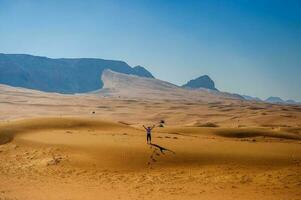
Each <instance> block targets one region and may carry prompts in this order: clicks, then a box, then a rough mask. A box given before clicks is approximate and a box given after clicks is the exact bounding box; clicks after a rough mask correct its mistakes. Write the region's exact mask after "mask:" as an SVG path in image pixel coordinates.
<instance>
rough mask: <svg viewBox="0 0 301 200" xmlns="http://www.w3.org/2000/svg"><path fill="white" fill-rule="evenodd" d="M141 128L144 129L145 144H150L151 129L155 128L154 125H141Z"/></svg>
mask: <svg viewBox="0 0 301 200" xmlns="http://www.w3.org/2000/svg"><path fill="white" fill-rule="evenodd" d="M143 128H144V129H145V130H146V141H147V144H151V143H152V130H153V129H154V128H155V125H153V126H152V127H149V126H148V127H147V128H146V127H145V126H144V125H143ZM148 141H149V142H148Z"/></svg>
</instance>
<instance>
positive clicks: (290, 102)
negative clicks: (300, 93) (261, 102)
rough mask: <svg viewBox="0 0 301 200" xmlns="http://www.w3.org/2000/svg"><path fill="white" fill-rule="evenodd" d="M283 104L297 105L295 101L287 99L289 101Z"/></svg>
mask: <svg viewBox="0 0 301 200" xmlns="http://www.w3.org/2000/svg"><path fill="white" fill-rule="evenodd" d="M285 103H287V104H297V103H298V102H296V101H295V100H292V99H289V100H286V101H285Z"/></svg>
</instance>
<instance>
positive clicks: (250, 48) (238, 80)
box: [0, 0, 301, 101]
mask: <svg viewBox="0 0 301 200" xmlns="http://www.w3.org/2000/svg"><path fill="white" fill-rule="evenodd" d="M0 52H1V53H26V54H33V55H40V56H47V57H51V58H62V57H65V58H66V57H67V58H75V57H93V58H103V59H114V60H123V61H125V62H127V63H128V64H129V65H131V66H135V65H141V66H144V67H145V68H146V69H148V70H149V71H151V73H152V74H153V75H154V76H155V77H156V78H158V79H162V80H165V81H169V82H172V83H174V84H177V85H182V84H184V83H185V82H187V81H188V80H190V79H193V78H197V77H198V76H200V75H204V74H207V75H209V76H210V77H211V78H212V79H213V80H214V81H215V83H216V87H217V88H218V89H220V90H222V91H227V92H231V93H239V94H247V95H251V96H257V97H260V98H263V99H264V98H267V97H269V96H279V97H281V98H283V99H295V100H297V101H301V89H300V88H299V87H300V86H301V78H300V76H301V1H300V0H223V1H222V0H85V1H82V0H78V1H77V0H48V1H47V0H0ZM0 73H1V72H0Z"/></svg>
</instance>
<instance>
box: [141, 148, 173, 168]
mask: <svg viewBox="0 0 301 200" xmlns="http://www.w3.org/2000/svg"><path fill="white" fill-rule="evenodd" d="M148 145H150V147H151V148H152V149H154V150H153V151H152V154H151V156H150V160H149V162H148V163H147V165H148V166H150V167H151V168H152V163H154V162H157V158H156V156H160V155H161V154H163V155H165V152H171V153H172V154H176V153H175V152H174V151H172V150H170V149H167V148H165V147H162V146H160V145H158V144H154V143H149V144H148ZM158 150H159V151H160V152H161V154H160V153H158Z"/></svg>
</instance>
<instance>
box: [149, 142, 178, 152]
mask: <svg viewBox="0 0 301 200" xmlns="http://www.w3.org/2000/svg"><path fill="white" fill-rule="evenodd" d="M149 145H151V146H153V147H155V148H157V149H159V150H160V152H161V153H162V154H165V153H164V151H169V152H171V153H173V154H175V152H174V151H172V150H170V149H167V148H165V147H162V146H160V145H158V144H154V143H150V144H149Z"/></svg>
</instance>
